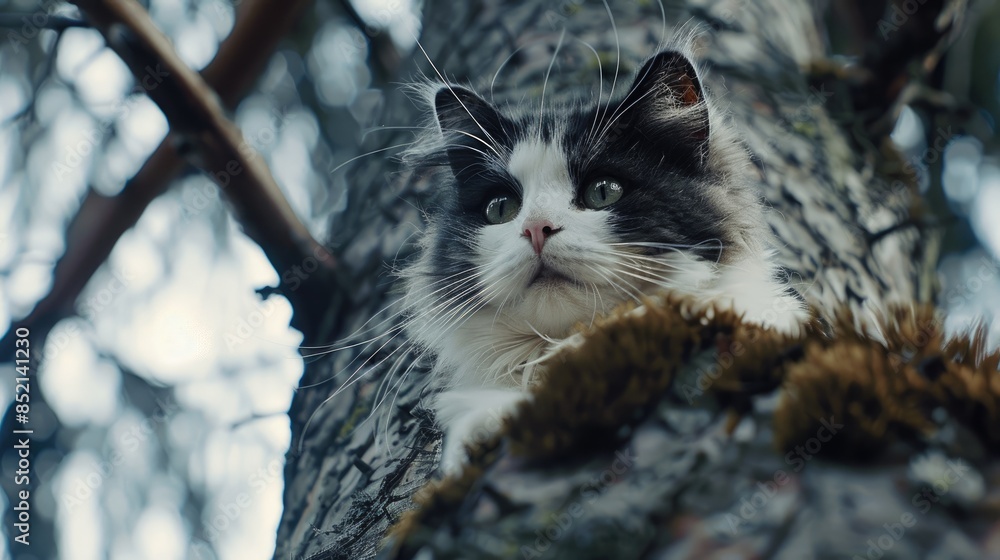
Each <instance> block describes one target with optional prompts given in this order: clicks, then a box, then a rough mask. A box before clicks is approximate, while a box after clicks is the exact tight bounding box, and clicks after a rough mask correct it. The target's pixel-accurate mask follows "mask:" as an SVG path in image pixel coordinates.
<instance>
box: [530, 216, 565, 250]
mask: <svg viewBox="0 0 1000 560" xmlns="http://www.w3.org/2000/svg"><path fill="white" fill-rule="evenodd" d="M560 231H562V228H557V227H556V226H554V225H552V222H550V221H548V220H528V221H526V222H524V232H523V233H522V234H521V235H523V236H524V237H527V238H528V241H530V242H531V247H532V248H533V249H534V250H535V254H536V255H541V254H542V247H544V246H545V240H547V239H548V238H549V237H551V236H553V235H555V234H557V233H559V232H560Z"/></svg>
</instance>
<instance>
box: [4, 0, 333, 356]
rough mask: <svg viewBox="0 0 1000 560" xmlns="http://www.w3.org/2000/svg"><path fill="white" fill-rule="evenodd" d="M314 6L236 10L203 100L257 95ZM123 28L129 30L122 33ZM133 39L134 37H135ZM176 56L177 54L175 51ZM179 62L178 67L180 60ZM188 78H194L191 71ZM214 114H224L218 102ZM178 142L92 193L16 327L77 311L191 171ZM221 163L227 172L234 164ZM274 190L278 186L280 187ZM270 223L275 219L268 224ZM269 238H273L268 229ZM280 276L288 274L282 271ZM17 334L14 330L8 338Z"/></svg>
mask: <svg viewBox="0 0 1000 560" xmlns="http://www.w3.org/2000/svg"><path fill="white" fill-rule="evenodd" d="M92 4H93V5H99V4H100V3H97V2H93V3H85V4H84V5H83V6H81V7H83V8H84V9H88V10H89V9H90V8H91V5H92ZM308 4H309V2H308V1H307V0H295V1H293V2H287V3H285V2H278V1H269V0H256V1H255V0H248V1H247V2H245V3H244V4H243V5H242V7H241V8H240V9H239V10H238V11H237V16H236V23H235V25H234V27H233V31H232V32H231V33H230V35H229V37H228V38H226V40H225V41H224V42H223V43H222V44H221V45H220V47H219V51H218V53H217V54H216V56H215V59H214V60H213V61H212V62H211V63H210V64H209V65H208V66H207V67H206V68H205V69H204V70H203V71H202V76H203V78H204V82H203V83H204V85H205V87H200V91H201V93H202V94H204V95H206V96H207V97H214V96H213V95H212V92H211V91H210V90H214V92H215V95H217V96H218V99H219V100H221V102H222V104H223V105H224V106H225V107H227V108H229V109H232V108H234V107H235V105H236V104H237V103H238V101H239V100H240V99H242V97H243V96H244V95H245V94H246V93H247V91H248V90H249V89H250V87H251V85H252V84H253V83H254V81H255V80H256V78H257V76H258V74H259V73H260V70H261V69H262V68H263V67H264V65H265V64H266V63H267V61H268V60H269V58H270V56H271V53H272V52H273V51H274V48H275V47H276V46H277V44H278V42H279V41H280V40H281V38H282V37H283V36H284V35H285V34H286V33H287V32H288V31H289V29H291V27H292V25H293V24H294V23H295V21H297V19H298V16H299V15H300V14H301V13H302V10H303V9H304V8H305V6H307V5H308ZM102 13H103V14H105V18H104V19H103V21H104V22H105V24H106V25H107V24H109V23H110V22H112V21H115V20H114V19H109V18H111V16H110V14H112V13H113V12H111V11H110V9H109V8H104V10H103V12H102V11H100V8H98V9H97V10H95V11H94V13H93V14H90V13H89V12H88V15H89V16H90V17H91V18H92V19H93V20H95V21H102V18H100V15H101V14H102ZM133 17H134V16H133ZM124 29H128V27H127V26H126V27H124V28H122V30H124ZM146 32H151V33H155V34H156V35H158V36H159V37H160V40H159V41H156V42H157V44H159V45H160V48H170V47H169V43H165V39H164V38H163V37H162V35H161V34H160V33H159V31H156V30H155V29H153V28H151V27H149V28H147V29H146ZM117 33H121V31H119V32H117ZM132 33H133V34H135V32H134V31H133V32H132ZM150 42H152V40H150ZM170 50H171V52H172V48H170ZM174 59H175V63H176V57H174ZM154 68H155V66H154ZM177 72H178V70H177V69H175V70H174V72H173V73H172V74H171V77H173V76H177V75H178V74H177ZM187 73H189V74H193V72H191V71H189V70H188V71H187ZM188 81H190V76H189V77H188ZM209 88H210V90H209ZM164 91H165V90H164ZM215 107H216V109H219V110H221V107H219V106H218V104H217V103H216V105H215ZM169 118H170V116H169V115H168V119H169ZM171 124H172V125H173V124H174V123H173V122H171ZM177 140H178V136H177V134H176V133H175V131H174V130H172V131H171V133H170V134H169V135H168V136H167V138H165V139H164V140H163V142H161V143H160V145H159V146H158V147H157V149H156V150H155V151H154V152H153V154H152V155H151V156H150V157H149V159H148V160H146V163H145V164H144V165H143V166H142V168H141V169H140V170H139V171H138V173H136V175H135V176H134V177H133V178H132V179H131V180H129V181H128V182H127V183H126V184H125V187H124V188H123V189H122V191H121V193H119V194H118V195H116V196H114V197H106V196H103V195H101V194H98V193H97V192H96V191H95V190H94V189H93V188H91V189H89V190H88V192H87V195H86V197H85V198H84V200H83V203H82V204H81V206H80V210H79V212H77V215H76V216H75V217H74V219H73V220H72V222H71V223H70V225H69V227H68V229H67V233H66V252H65V253H64V255H63V256H62V257H61V258H60V259H59V261H58V262H57V263H56V266H55V270H54V271H53V283H52V288H51V289H50V291H49V293H48V294H47V295H46V296H45V297H44V298H42V300H41V301H39V302H38V304H36V306H35V308H34V309H33V310H32V311H31V312H30V313H29V314H28V315H27V316H26V317H25V318H24V319H22V320H21V321H19V322H18V323H17V325H15V328H16V327H17V326H30V327H31V328H32V329H33V332H35V333H37V334H41V333H42V332H44V331H47V330H48V328H49V327H51V326H52V325H53V324H55V323H56V322H57V321H58V320H59V319H61V318H62V317H64V316H66V315H67V314H69V313H71V312H72V309H73V303H74V301H75V300H76V298H77V297H78V296H79V294H80V292H81V291H82V290H83V287H84V286H85V285H86V284H87V282H88V281H89V280H90V277H91V276H92V275H93V274H94V272H95V271H96V270H97V268H98V267H99V266H100V265H101V264H102V263H103V262H104V261H105V260H107V257H108V255H110V253H111V250H112V249H113V248H114V246H115V244H116V243H117V241H118V239H119V238H120V237H121V235H122V234H123V233H124V232H125V231H127V230H128V229H129V228H131V227H132V226H133V225H135V223H136V222H137V221H138V219H139V217H140V216H141V215H142V212H143V211H144V210H145V208H146V206H147V205H149V203H150V202H151V201H152V200H153V199H155V198H156V197H157V196H159V195H160V194H162V193H163V192H165V191H166V189H167V187H168V186H169V185H170V183H171V181H172V180H173V178H174V177H175V176H176V175H177V174H178V173H179V172H180V171H181V170H182V169H184V167H185V162H184V161H183V160H182V159H181V157H180V156H179V154H178V153H177V150H176V148H175V145H176V143H177ZM219 156H220V154H218V153H216V157H215V158H214V159H213V160H212V161H213V162H215V163H218V161H216V160H217V159H218V157H219ZM223 157H224V155H223ZM222 163H223V169H224V168H225V164H226V163H228V160H227V161H224V162H222ZM271 185H272V186H273V182H272V183H271ZM225 190H226V191H227V194H231V195H232V196H234V197H236V196H238V197H243V200H246V199H247V198H248V197H249V196H254V195H255V194H256V193H254V191H250V192H246V191H245V190H240V189H239V188H235V186H234V188H230V189H225ZM237 191H238V192H237ZM263 202H264V201H261V203H258V204H257V206H256V208H253V210H256V211H250V212H245V213H244V214H242V216H243V217H244V219H248V220H249V219H254V218H260V217H261V213H262V212H261V211H262V210H264V208H263V207H262V204H263ZM234 204H235V203H234ZM244 206H250V207H253V206H254V203H253V202H250V201H246V202H245V203H244ZM285 206H286V207H287V205H285ZM282 215H283V216H287V212H282ZM270 219H271V217H270V216H268V217H267V219H266V220H264V221H265V222H267V221H269V220H270ZM250 229H253V228H250ZM255 231H256V230H255ZM262 231H263V232H264V233H270V232H269V231H268V230H267V229H263V230H262ZM300 231H301V229H298V228H295V227H290V226H288V227H285V234H286V235H285V238H284V239H282V240H281V241H283V242H284V244H285V245H288V244H291V245H294V246H301V245H303V244H304V245H308V244H309V243H308V240H303V239H301V238H296V237H293V236H294V235H296V234H298V233H299V232H300ZM258 237H260V236H259V235H258ZM255 240H257V238H256V237H255ZM313 243H314V242H313ZM279 245H281V244H280V243H279ZM274 250H275V248H274V246H273V245H272V244H268V247H267V248H266V251H267V252H268V254H269V255H270V254H272V253H273V251H274ZM290 254H291V253H290ZM272 262H274V261H272ZM276 266H277V265H276ZM280 270H283V269H282V268H279V271H280ZM14 330H15V329H14V328H11V329H10V331H9V332H13V331H14ZM37 334H36V336H37ZM9 343H10V340H6V339H5V340H4V342H3V344H0V346H2V347H7V346H8V345H9Z"/></svg>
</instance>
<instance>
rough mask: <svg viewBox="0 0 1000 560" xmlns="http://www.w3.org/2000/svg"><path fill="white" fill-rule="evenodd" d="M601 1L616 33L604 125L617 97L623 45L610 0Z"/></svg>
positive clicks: (603, 115) (603, 114)
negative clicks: (616, 90) (612, 74)
mask: <svg viewBox="0 0 1000 560" xmlns="http://www.w3.org/2000/svg"><path fill="white" fill-rule="evenodd" d="M601 1H602V2H603V3H604V9H605V10H606V11H607V12H608V20H609V22H610V23H611V31H612V32H613V33H614V35H615V75H614V78H613V79H612V80H611V91H610V92H609V93H608V102H607V103H606V104H605V105H604V111H603V113H602V115H601V120H600V123H601V124H602V125H603V123H604V118H605V117H606V116H607V114H608V110H609V109H610V107H611V100H612V99H614V97H615V86H617V85H618V72H619V70H621V62H622V45H621V40H620V38H619V37H618V26H617V25H616V24H615V15H614V14H613V13H611V6H610V5H609V4H608V0H601ZM589 140H593V138H590V139H589ZM591 144H592V142H591Z"/></svg>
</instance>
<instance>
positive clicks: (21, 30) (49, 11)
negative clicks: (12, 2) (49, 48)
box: [7, 0, 66, 54]
mask: <svg viewBox="0 0 1000 560" xmlns="http://www.w3.org/2000/svg"><path fill="white" fill-rule="evenodd" d="M65 6H66V4H65V3H64V2H59V1H56V0H41V1H40V2H38V10H36V11H35V12H33V13H31V14H28V15H25V16H22V17H21V24H22V25H21V27H18V28H14V29H10V30H8V31H7V44H9V45H10V47H11V49H12V50H13V51H14V54H20V52H21V47H22V46H24V47H27V46H28V44H29V43H30V42H31V41H33V40H35V38H36V37H38V34H39V33H40V32H41V31H42V30H43V29H48V28H49V25H50V24H51V23H52V18H54V17H58V15H57V14H56V12H57V11H58V10H59V8H63V7H65Z"/></svg>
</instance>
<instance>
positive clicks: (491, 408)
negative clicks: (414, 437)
mask: <svg viewBox="0 0 1000 560" xmlns="http://www.w3.org/2000/svg"><path fill="white" fill-rule="evenodd" d="M528 398H529V395H528V393H526V392H525V391H524V390H522V389H517V388H481V389H449V390H446V391H442V392H441V393H440V394H439V395H438V396H437V399H436V401H435V405H434V410H435V416H436V420H437V423H438V426H440V427H441V430H442V431H443V432H444V444H443V448H442V452H441V471H442V472H443V473H444V474H446V475H449V474H454V473H456V472H458V471H459V470H460V469H461V467H462V465H464V464H465V463H466V460H467V456H466V452H465V446H466V445H468V444H477V443H483V442H485V441H486V440H488V439H489V438H490V437H492V436H493V434H495V433H496V432H497V431H498V430H499V429H500V427H501V426H502V424H503V419H504V418H505V417H506V416H508V415H509V414H510V413H511V412H513V411H514V409H515V408H516V407H517V404H518V403H520V402H521V401H524V400H527V399H528Z"/></svg>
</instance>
